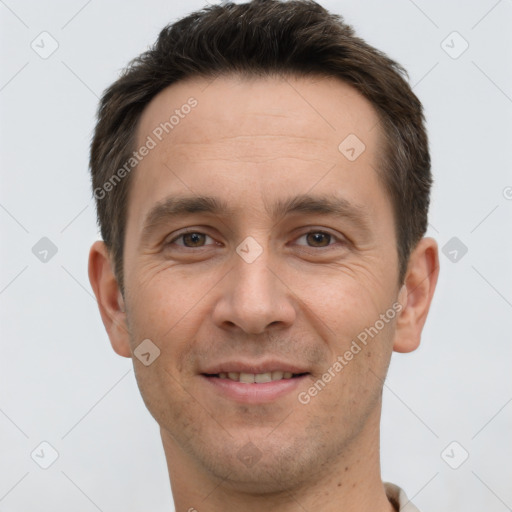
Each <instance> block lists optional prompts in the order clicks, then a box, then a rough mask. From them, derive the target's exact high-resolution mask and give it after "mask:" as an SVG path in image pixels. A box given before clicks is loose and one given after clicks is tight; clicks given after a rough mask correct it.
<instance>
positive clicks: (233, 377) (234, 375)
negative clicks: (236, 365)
mask: <svg viewBox="0 0 512 512" xmlns="http://www.w3.org/2000/svg"><path fill="white" fill-rule="evenodd" d="M228 377H229V378H230V379H231V380H236V381H237V382H238V381H239V380H240V374H239V373H238V372H229V373H228Z"/></svg>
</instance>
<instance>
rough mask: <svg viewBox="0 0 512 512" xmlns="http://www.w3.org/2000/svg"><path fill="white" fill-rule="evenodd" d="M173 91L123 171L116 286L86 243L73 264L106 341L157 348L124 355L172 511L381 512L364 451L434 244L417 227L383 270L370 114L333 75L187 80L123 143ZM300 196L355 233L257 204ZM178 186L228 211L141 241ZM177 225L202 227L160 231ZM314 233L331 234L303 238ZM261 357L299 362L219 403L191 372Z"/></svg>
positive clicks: (383, 209)
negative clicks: (143, 148) (274, 381)
mask: <svg viewBox="0 0 512 512" xmlns="http://www.w3.org/2000/svg"><path fill="white" fill-rule="evenodd" d="M191 96H193V97H194V98H196V99H197V101H198V105H197V107H196V108H194V109H193V110H192V111H191V113H190V114H188V115H187V116H186V117H185V118H184V119H182V120H180V123H179V124H178V125H177V126H176V127H175V128H174V129H173V130H172V132H170V133H169V134H168V135H166V137H165V138H164V139H163V140H162V141H161V142H159V144H158V145H157V146H156V147H155V148H154V149H153V150H151V152H150V153H149V155H148V156H146V157H145V158H144V159H143V160H142V161H141V162H140V164H139V165H138V167H137V169H136V171H134V175H133V176H132V178H133V181H132V183H131V190H130V196H129V206H128V217H127V231H126V239H125V254H124V269H125V283H124V284H125V294H124V297H123V296H122V295H121V293H120V291H119V286H118V283H117V282H116V279H115V276H114V273H113V269H112V262H111V258H110V255H109V253H108V251H107V249H106V247H105V245H104V244H103V242H99V241H98V242H96V243H94V245H93V246H92V248H91V251H90V260H89V277H90V281H91V284H92V287H93V289H94V293H95V294H96V297H97V299H98V304H99V308H100V312H101V316H102V320H103V322H104V325H105V327H106V330H107V332H108V335H109V338H110V341H111V343H112V346H113V348H114V350H115V351H116V352H117V353H118V354H120V355H122V356H125V357H132V356H133V355H134V354H133V352H134V350H135V349H136V347H137V346H138V345H139V344H140V343H141V341H142V340H144V339H147V338H149V339H151V340H152V342H153V343H154V344H155V345H156V346H158V348H159V349H160V356H159V357H158V358H157V359H156V360H155V361H154V362H153V363H152V364H150V365H149V366H145V365H144V364H142V363H141V362H140V361H139V360H138V359H137V358H136V357H133V364H134V369H135V374H136V378H137V382H138V385H139V388H140V391H141V394H142V397H143V399H144V401H145V403H146V405H147V407H148V409H149V411H150V412H151V414H152V415H153V416H154V418H155V419H156V421H157V422H158V423H159V425H160V429H161V435H162V442H163V447H164V450H165V454H166V458H167V462H168V468H169V474H170V481H171V486H172V491H173V497H174V500H175V506H176V510H177V511H178V512H184V511H188V510H190V509H196V510H197V511H199V512H209V511H218V510H223V511H226V512H229V511H239V510H244V511H248V512H252V511H256V510H258V511H260V510H262V508H263V507H266V508H267V509H268V510H273V511H279V512H288V511H296V510H315V511H319V512H329V511H333V512H334V511H340V510H343V511H344V512H351V511H354V512H355V511H358V512H365V511H370V510H371V511H373V512H374V511H376V510H378V511H382V512H384V511H386V512H390V511H392V510H394V509H393V507H392V505H391V503H390V502H389V501H388V500H387V497H386V495H385V491H384V487H383V484H382V480H381V475H380V460H379V423H380V414H381V397H382V387H383V379H384V378H385V376H386V372H387V369H388V365H389V362H390V357H391V354H392V352H393V350H394V351H397V352H410V351H413V350H415V349H416V348H417V347H418V345H419V343H420V336H421V331H422V329H423V326H424V323H425V320H426V317H427V314H428V310H429V307H430V303H431V300H432V296H433V293H434V290H435V286H436V282H437V278H438V272H439V260H438V247H437V243H436V241H435V240H433V239H432V238H423V239H422V240H421V241H420V242H419V243H418V244H417V246H416V248H415V250H414V251H413V252H412V254H411V257H410V260H409V266H408V270H407V274H406V277H405V283H404V286H401V285H402V283H399V282H398V254H397V248H396V234H395V231H394V223H393V212H392V206H391V202H390V200H389V198H388V196H387V194H386V192H385V190H384V187H383V185H382V182H381V180H380V178H379V176H378V174H377V171H376V169H378V165H379V154H380V150H381V146H380V143H381V140H380V138H381V133H380V132H379V127H378V126H377V127H376V124H377V121H378V117H377V114H376V111H375V110H374V108H373V107H372V105H371V104H370V103H369V102H368V101H367V100H366V99H365V98H363V97H362V96H361V95H360V94H359V93H358V92H357V91H355V90H354V89H353V88H351V87H350V86H349V85H346V84H344V83H342V82H341V81H339V80H336V79H326V78H315V79H313V78H308V79H304V78H293V77H288V78H286V79H283V78H257V79H247V78H240V77H236V76H230V77H219V78H217V79H216V80H214V81H211V82H206V81H205V80H201V79H194V80H188V81H184V82H179V83H177V84H173V85H172V86H170V87H168V88H167V89H165V90H164V91H162V92H161V93H160V94H159V95H158V96H157V97H155V98H154V99H153V101H152V102H151V103H150V104H149V105H148V106H147V107H146V109H145V110H144V112H143V114H142V117H141V122H140V124H139V126H138V131H137V140H138V146H140V145H142V144H143V143H144V141H145V140H146V137H147V136H148V135H151V133H152V131H153V130H154V129H155V127H156V126H158V125H159V123H161V122H163V121H165V120H167V119H168V118H169V115H170V114H172V112H173V111H174V110H175V109H176V108H180V106H181V105H183V104H184V103H186V101H187V99H188V98H189V97H191ZM351 133H352V134H356V135H357V137H358V138H359V139H360V140H361V141H363V142H364V144H365V146H366V149H365V151H364V152H363V153H362V154H361V155H360V156H359V157H358V158H357V159H356V160H355V161H349V160H348V159H347V158H346V157H345V156H344V155H343V154H342V153H341V152H340V151H339V150H338V145H339V144H340V142H341V141H343V140H344V139H345V137H347V135H348V134H351ZM305 193H308V194H314V195H329V194H330V195H332V194H336V195H337V196H342V197H344V198H345V199H347V200H349V201H350V202H351V203H353V204H357V205H359V206H360V207H361V209H362V210H363V211H364V212H365V215H366V216H367V217H366V218H367V221H368V227H369V229H368V230H367V231H364V230H362V229H360V228H359V227H358V226H357V225H356V224H354V223H353V222H352V221H351V220H350V219H348V218H347V217H345V216H340V215H322V214H318V213H300V212H299V213H297V212H295V213H291V214H287V215H284V216H279V217H273V216H271V215H270V213H269V210H270V209H271V207H272V205H273V204H274V203H275V202H277V201H279V200H283V199H287V198H289V197H292V196H298V195H300V194H305ZM183 195H211V196H216V197H217V198H219V199H222V200H223V201H225V202H226V203H227V205H228V206H229V208H230V209H232V211H231V212H230V213H229V214H227V212H225V211H224V212H223V211H221V212H220V213H219V214H212V213H205V212H198V213H194V214H189V215H188V216H185V217H175V218H173V217H171V218H168V219H166V220H165V221H163V222H161V223H160V224H159V225H158V226H157V227H156V228H155V229H154V230H153V231H152V232H151V233H150V234H149V235H148V236H146V237H145V238H144V239H143V237H142V231H143V228H144V222H145V219H146V216H147V215H148V213H149V211H150V210H151V209H152V208H153V207H154V206H155V205H156V204H157V203H158V202H159V201H162V200H163V199H165V198H166V197H168V196H183ZM184 228H191V231H193V232H196V233H202V234H204V235H207V236H204V235H199V238H197V237H196V238H194V239H191V238H190V237H189V238H187V237H185V238H183V237H181V238H177V237H178V235H180V234H183V229H184ZM319 230H320V231H323V232H327V233H328V234H330V235H332V236H331V237H329V236H324V237H323V236H322V235H318V234H317V235H316V237H315V235H308V233H310V232H313V233H318V231H319ZM248 236H251V237H253V238H254V239H255V240H256V241H257V243H258V244H259V246H260V247H261V249H262V253H261V255H259V257H257V258H256V259H255V261H253V262H252V263H247V262H246V261H245V260H244V259H243V258H241V257H240V256H239V254H238V253H237V252H236V248H237V246H238V245H239V244H240V243H241V242H242V241H243V240H244V239H245V238H246V237H248ZM187 245H188V247H187ZM398 302H399V303H400V304H401V305H402V310H401V312H400V314H398V315H396V316H395V318H393V320H392V321H389V322H388V323H387V324H386V325H385V326H384V328H383V329H381V330H380V331H379V333H378V335H376V336H375V337H374V338H373V339H371V341H369V342H368V345H367V346H365V347H364V348H363V349H362V350H361V351H360V352H359V353H358V354H357V355H355V356H354V357H353V359H352V360H351V361H350V362H349V363H348V364H347V365H346V366H345V367H344V368H343V370H342V371H341V372H339V373H337V374H336V376H335V377H334V378H332V380H331V381H330V382H329V383H328V384H327V385H326V386H325V388H324V389H323V390H322V391H321V392H319V393H318V394H317V395H316V396H314V397H312V398H311V401H310V402H309V403H308V404H306V405H305V404H302V403H300V402H299V400H298V399H297V394H298V392H301V391H307V390H308V389H309V388H310V387H311V385H312V384H313V383H314V382H315V381H317V380H318V379H319V378H321V376H322V374H324V373H325V372H326V371H327V369H328V368H329V367H332V365H333V363H334V362H335V361H336V358H337V356H339V355H343V354H344V353H345V352H346V350H347V349H348V348H349V347H350V344H351V341H352V340H354V339H355V338H356V336H357V335H358V334H359V333H361V332H362V331H364V329H365V328H368V327H369V326H373V325H374V324H375V322H376V320H378V319H379V315H381V314H383V313H385V312H386V311H388V310H389V309H390V308H391V307H392V305H393V304H397V303H398ZM270 357H272V358H276V359H280V360H284V361H289V362H293V363H295V364H297V365H300V366H301V367H306V368H307V371H308V372H310V375H308V377H307V378H306V379H305V380H304V382H302V383H301V384H300V387H299V388H298V389H297V391H296V392H295V391H294V392H292V393H289V394H287V395H285V396H283V397H281V398H278V399H276V400H275V401H274V402H272V403H266V404H242V403H237V402H234V401H233V400H231V399H228V398H226V397H224V396H221V395H219V394H217V393H215V392H213V391H212V389H211V386H210V385H207V384H206V383H205V382H204V379H203V378H202V377H201V376H200V371H201V369H204V368H205V365H207V364H211V363H219V362H222V361H225V360H228V359H229V360H233V359H237V358H240V359H243V360H244V361H255V360H258V361H259V360H262V359H265V358H270ZM249 442H251V443H252V444H253V445H254V447H256V448H255V450H256V453H257V454H258V456H259V459H258V460H257V461H256V462H254V463H253V464H252V465H251V466H250V467H248V466H247V465H246V464H244V463H243V462H242V461H241V460H240V458H239V457H238V456H239V453H240V450H241V449H242V448H243V447H244V446H245V445H247V443H249ZM253 449H254V448H253ZM242 453H243V452H242Z"/></svg>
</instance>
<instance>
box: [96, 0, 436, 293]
mask: <svg viewBox="0 0 512 512" xmlns="http://www.w3.org/2000/svg"><path fill="white" fill-rule="evenodd" d="M233 73H236V74H241V75H244V76H275V75H295V76H298V77H306V76H310V75H311V76H312V75H315V76H318V75H320V76H325V77H336V78H338V79H340V80H342V81H343V82H345V83H347V84H349V85H351V86H352V87H354V88H355V89H356V90H357V91H359V93H361V94H362V95H363V96H364V97H365V98H366V99H367V100H369V101H370V103H371V104H372V105H373V107H374V108H375V109H376V111H377V113H378V115H379V120H380V124H381V126H382V128H381V133H382V135H383V137H384V142H385V149H384V151H383V155H382V162H381V163H380V165H379V169H378V171H379V176H380V178H381V180H382V183H383V186H384V187H385V190H386V191H387V193H388V194H389V196H390V198H391V200H392V204H393V211H394V218H395V230H396V234H397V245H398V246H397V251H398V259H399V284H402V283H403V279H404V277H405V272H406V270H407V263H408V260H409V256H410V253H411V250H412V249H413V248H414V247H415V246H416V244H417V243H418V241H419V240H420V239H421V238H422V237H423V235H424V234H425V232H426V229H427V218H428V208H429V203H430V188H431V185H432V176H431V172H430V155H429V150H428V140H427V134H426V130H425V127H424V122H425V120H424V115H423V108H422V105H421V103H420V101H419V100H418V98H417V97H416V95H415V94H414V93H413V91H412V89H411V87H410V86H409V84H408V83H407V81H406V79H405V78H408V75H407V72H406V71H405V70H404V69H403V67H402V66H400V65H399V64H398V63H396V62H395V61H393V60H391V59H390V58H389V57H387V56H386V55H385V54H384V53H382V52H381V51H379V50H377V49H375V48H373V47H372V46H370V45H368V44H367V43H366V42H365V41H363V40H362V39H360V38H358V37H356V36H355V35H354V31H353V29H352V28H351V27H350V26H349V25H347V24H346V23H345V22H344V20H343V18H342V17H341V16H339V15H335V14H331V13H329V12H328V11H327V10H326V9H324V8H323V7H321V6H320V5H318V4H317V3H316V2H314V1H311V0H293V1H289V2H282V1H279V0H252V1H250V2H247V3H244V4H238V5H237V4H233V3H227V4H224V5H218V6H210V7H207V8H204V9H202V10H200V11H197V12H194V13H192V14H190V15H188V16H186V17H185V18H182V19H181V20H179V21H177V22H176V23H173V24H169V25H167V26H166V27H165V28H164V29H163V30H162V31H161V32H160V35H159V36H158V39H157V41H156V43H155V44H154V46H152V47H151V48H150V49H149V50H148V51H146V52H145V53H143V54H142V55H140V56H139V57H137V58H135V59H134V60H132V61H131V62H130V64H129V65H128V67H127V68H126V69H125V70H124V72H123V73H122V75H121V76H120V78H119V79H118V80H117V81H116V82H114V83H113V84H112V85H111V86H110V87H109V88H108V89H107V90H106V91H105V93H104V95H103V97H102V99H101V102H100V105H99V108H98V122H97V125H96V128H95V132H94V136H93V140H92V143H91V153H90V168H91V174H92V183H93V191H94V197H95V198H96V206H97V212H98V223H99V225H100V228H101V234H102V237H103V240H104V241H105V244H106V246H107V247H108V249H109V252H110V253H111V255H112V258H113V262H114V268H115V273H116V278H117V280H118V283H119V286H120V289H121V291H123V290H124V286H123V244H124V235H125V229H126V216H127V201H128V191H129V187H130V182H131V179H130V178H131V174H127V175H126V177H124V178H123V179H120V180H118V181H119V182H116V183H114V185H115V186H112V187H109V192H108V194H107V193H105V190H106V189H104V188H103V187H104V185H105V184H106V183H107V182H109V180H112V179H113V178H115V177H116V176H114V174H115V173H116V171H117V170H119V169H120V168H121V166H122V165H123V163H125V162H126V161H128V160H129V159H130V157H131V156H132V153H133V151H134V145H135V142H136V141H135V134H136V128H137V124H138V120H139V119H140V117H141V114H142V111H143V110H144V108H145V107H146V106H147V105H148V103H149V102H150V101H151V100H152V98H154V97H155V96H156V95H157V94H158V93H159V92H160V91H161V90H163V89H164V88H166V87H167V86H169V85H171V84H173V83H175V82H177V81H180V80H184V79H188V78H194V77H204V78H215V77H217V76H221V75H228V74H233ZM404 77H405V78H404ZM117 177H118V176H117ZM98 191H102V193H101V194H98Z"/></svg>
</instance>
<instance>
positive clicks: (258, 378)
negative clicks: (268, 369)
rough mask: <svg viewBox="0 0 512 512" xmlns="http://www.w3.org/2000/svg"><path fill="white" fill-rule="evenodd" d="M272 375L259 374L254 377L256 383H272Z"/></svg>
mask: <svg viewBox="0 0 512 512" xmlns="http://www.w3.org/2000/svg"><path fill="white" fill-rule="evenodd" d="M271 381H272V374H271V373H258V374H257V375H255V376H254V382H257V383H260V384H261V383H263V382H271Z"/></svg>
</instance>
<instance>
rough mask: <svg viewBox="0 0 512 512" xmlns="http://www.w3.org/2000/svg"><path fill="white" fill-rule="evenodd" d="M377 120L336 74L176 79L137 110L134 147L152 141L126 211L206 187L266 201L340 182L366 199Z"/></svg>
mask: <svg viewBox="0 0 512 512" xmlns="http://www.w3.org/2000/svg"><path fill="white" fill-rule="evenodd" d="M377 125H378V115H377V113H376V111H375V109H374V108H373V107H372V105H371V104H370V103H369V102H368V101H367V100H366V99H365V98H364V97H363V96H362V95H361V94H360V93H358V92H357V91H356V90H355V89H354V88H353V87H351V86H349V85H347V84H346V83H344V82H342V81H340V80H338V79H335V78H325V77H308V78H297V77H286V78H285V77H265V78H261V77H258V78H250V79H249V78H245V77H244V78H242V77H240V76H223V77H218V78H216V79H215V80H210V81H207V80H206V79H200V78H197V79H189V80H186V81H182V82H178V83H175V84H173V85H171V86H170V87H168V88H166V89H164V90H163V91H161V92H160V93H159V94H158V95H157V96H156V97H155V98H154V99H153V100H152V101H151V102H150V104H149V105H148V106H147V107H146V109H145V110H144V112H143V114H142V116H141V119H140V122H139V126H138V129H137V144H136V146H137V148H139V147H141V146H143V145H144V144H146V143H147V141H148V140H149V139H148V138H150V139H151V140H152V141H153V142H154V147H153V149H151V151H149V153H148V154H147V156H145V157H144V158H143V160H142V161H140V163H139V164H138V166H137V169H136V172H135V173H134V176H133V181H132V184H131V188H132V190H131V193H130V196H131V199H130V207H129V212H131V214H130V215H131V217H132V218H134V219H137V220H140V223H141V222H142V219H143V218H144V215H145V214H146V213H147V212H148V211H149V209H150V208H151V206H152V205H154V204H155V203H157V202H159V201H161V200H162V199H164V198H165V196H166V195H169V194H174V195H176V194H185V193H186V194H187V195H190V194H191V193H194V192H197V193H200V194H204V192H205V191H207V192H208V193H209V194H210V195H211V194H214V195H217V196H219V197H221V196H223V197H226V198H228V199H229V200H230V201H231V202H237V200H238V201H239V202H240V205H242V204H243V205H244V206H245V207H247V206H249V207H250V206H251V205H254V206H255V207H257V203H262V205H263V206H264V207H268V203H269V198H272V197H277V196H279V195H282V194H283V193H286V195H287V196H290V194H293V193H297V194H299V193H302V194H303V193H306V192H308V190H311V189H313V188H315V189H316V190H318V191H319V192H321V191H323V192H332V191H333V187H340V188H343V189H344V190H345V191H346V194H345V195H346V196H348V199H350V195H352V196H354V193H355V191H356V189H357V188H359V189H360V193H359V197H353V198H352V199H353V200H354V202H356V203H357V202H359V203H360V202H363V203H364V202H370V203H371V202H372V198H371V195H372V194H375V193H376V192H378V191H380V190H381V189H382V187H380V184H379V182H378V180H377V176H376V168H377V166H378V154H379V152H380V137H379V127H378V126H377ZM354 156H355V157H356V158H354ZM361 191H362V194H361ZM365 191H366V192H365ZM241 192H242V195H241ZM356 195H357V194H356ZM365 195H366V197H364V196H365ZM373 199H375V198H373ZM132 203H134V204H132ZM263 203H265V204H263Z"/></svg>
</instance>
